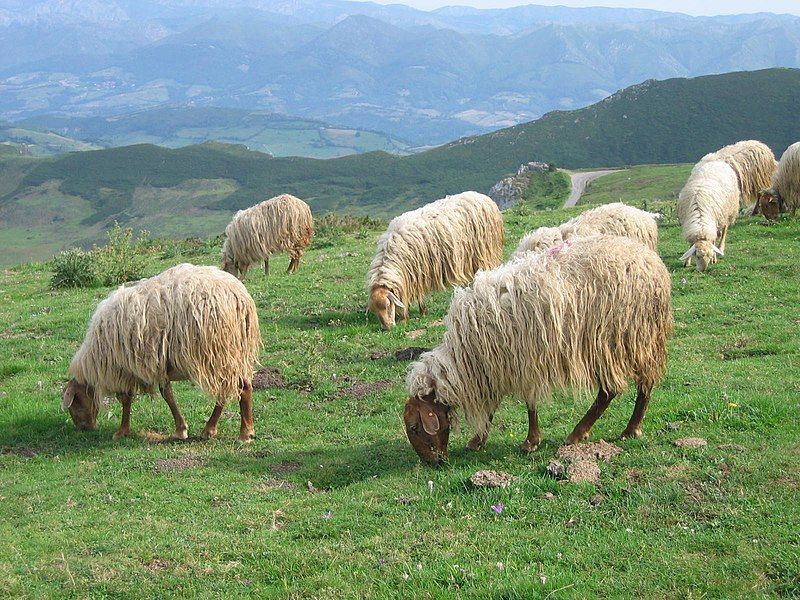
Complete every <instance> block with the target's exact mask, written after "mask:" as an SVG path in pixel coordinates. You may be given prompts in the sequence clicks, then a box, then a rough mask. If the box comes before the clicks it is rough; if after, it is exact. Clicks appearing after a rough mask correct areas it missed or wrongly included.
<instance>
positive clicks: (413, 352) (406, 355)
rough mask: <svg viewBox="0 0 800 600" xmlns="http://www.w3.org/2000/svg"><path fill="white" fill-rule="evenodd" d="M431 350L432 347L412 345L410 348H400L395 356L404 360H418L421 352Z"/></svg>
mask: <svg viewBox="0 0 800 600" xmlns="http://www.w3.org/2000/svg"><path fill="white" fill-rule="evenodd" d="M428 351H430V348H423V347H421V346H411V347H409V348H403V349H402V350H398V351H397V352H395V353H394V357H395V359H396V360H399V361H404V360H417V358H419V356H420V354H422V353H423V352H428Z"/></svg>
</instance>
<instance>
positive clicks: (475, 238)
mask: <svg viewBox="0 0 800 600" xmlns="http://www.w3.org/2000/svg"><path fill="white" fill-rule="evenodd" d="M504 236H505V233H504V230H503V217H502V216H501V214H500V209H498V207H497V205H496V204H495V203H494V201H493V200H492V199H491V198H489V197H488V196H484V195H483V194H479V193H477V192H463V193H461V194H457V195H455V196H448V197H446V198H443V199H441V200H437V201H435V202H432V203H430V204H427V205H426V206H423V207H422V208H418V209H416V210H412V211H409V212H406V213H403V214H402V215H400V216H399V217H395V218H394V219H392V221H391V223H389V227H388V228H387V230H386V232H385V233H384V234H383V235H382V236H381V237H380V239H379V240H378V249H377V252H376V254H375V258H374V259H373V260H372V264H371V265H370V267H369V272H368V274H367V290H368V291H369V294H370V295H369V301H368V304H367V310H368V311H371V312H373V313H374V314H375V315H376V316H377V317H378V319H379V320H380V322H381V325H382V326H383V327H384V328H386V329H390V328H392V327H394V325H395V309H396V308H397V309H400V310H402V311H403V320H404V321H406V322H407V321H408V307H409V306H411V305H412V304H413V303H414V302H419V309H420V312H421V313H422V314H423V315H425V314H427V310H426V308H425V304H424V298H425V295H426V294H428V293H429V292H432V291H437V290H444V289H447V288H448V287H450V286H452V285H460V284H464V283H467V282H469V281H470V280H471V279H472V277H473V276H474V275H475V272H476V271H478V269H488V268H492V267H496V266H497V265H499V264H500V261H501V258H502V253H503V241H504Z"/></svg>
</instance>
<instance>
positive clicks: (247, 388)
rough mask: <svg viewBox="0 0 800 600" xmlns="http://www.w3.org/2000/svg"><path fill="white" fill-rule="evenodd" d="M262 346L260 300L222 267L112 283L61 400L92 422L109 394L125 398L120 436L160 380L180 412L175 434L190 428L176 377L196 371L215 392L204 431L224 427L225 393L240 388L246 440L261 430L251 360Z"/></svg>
mask: <svg viewBox="0 0 800 600" xmlns="http://www.w3.org/2000/svg"><path fill="white" fill-rule="evenodd" d="M260 346H261V333H260V331H259V328H258V315H257V313H256V305H255V303H254V302H253V299H252V298H251V297H250V294H248V293H247V290H246V289H245V287H244V285H243V284H242V282H240V281H239V280H238V279H236V278H235V277H233V276H232V275H230V274H228V273H225V272H223V271H220V270H219V269H217V268H216V267H196V266H194V265H190V264H181V265H178V266H176V267H172V268H171V269H168V270H166V271H164V272H163V273H161V274H160V275H156V276H155V277H151V278H150V279H143V280H141V281H139V282H138V283H136V284H134V285H131V286H123V287H120V288H119V289H117V290H115V291H113V292H111V294H110V295H109V296H108V298H106V299H105V300H103V301H102V302H101V303H100V304H99V305H98V307H97V310H95V312H94V315H93V316H92V320H91V322H90V323H89V329H88V331H87V332H86V337H85V338H84V340H83V344H81V347H80V348H79V349H78V351H77V352H76V353H75V356H74V357H73V359H72V362H71V364H70V366H69V375H70V377H71V379H70V381H69V383H68V384H67V386H66V389H65V390H64V394H63V396H62V405H61V406H62V408H63V409H69V412H70V415H71V416H72V420H73V422H74V423H75V426H76V427H77V428H78V429H94V428H95V427H96V425H97V413H98V410H99V408H100V404H101V402H102V400H103V398H106V397H108V396H111V395H116V396H117V398H118V399H119V401H120V402H121V403H122V424H121V425H120V428H119V430H118V431H117V432H116V433H115V434H114V439H117V438H119V437H122V436H125V435H128V434H129V433H130V412H131V402H132V400H133V397H134V396H135V395H136V394H139V393H142V392H147V393H151V394H152V393H153V392H154V390H155V388H156V386H158V388H159V390H160V391H161V395H162V396H163V397H164V400H166V401H167V404H168V405H169V407H170V410H171V411H172V416H173V417H174V419H175V433H174V434H173V437H174V438H176V439H186V438H187V437H188V428H187V426H186V421H185V420H184V419H183V416H182V415H181V413H180V411H179V410H178V406H177V405H176V404H175V400H174V398H173V395H172V387H171V384H170V382H171V381H182V380H187V379H188V380H191V381H193V382H194V383H195V384H197V385H198V386H199V387H200V388H201V389H202V390H203V391H204V392H206V393H207V394H208V395H210V396H212V397H213V398H214V399H215V400H216V406H215V408H214V411H213V413H212V415H211V418H210V419H209V420H208V422H207V423H206V426H205V429H204V430H203V433H202V437H204V438H210V437H213V436H214V435H215V434H216V431H217V421H218V420H219V417H220V415H221V414H222V408H223V406H224V404H225V401H226V400H227V399H228V398H230V397H232V396H239V407H240V410H241V429H240V431H239V439H241V440H242V441H247V440H249V439H250V438H252V437H253V405H252V398H251V393H252V386H251V378H252V376H253V365H254V363H255V362H256V358H257V357H258V351H259V348H260Z"/></svg>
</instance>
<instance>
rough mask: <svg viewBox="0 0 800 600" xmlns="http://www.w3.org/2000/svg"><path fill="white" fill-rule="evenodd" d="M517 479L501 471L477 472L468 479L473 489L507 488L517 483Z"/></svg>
mask: <svg viewBox="0 0 800 600" xmlns="http://www.w3.org/2000/svg"><path fill="white" fill-rule="evenodd" d="M518 479H519V477H514V476H513V475H511V474H510V473H504V472H503V471H478V472H476V473H474V474H473V475H472V477H470V478H469V480H470V481H471V482H472V485H474V486H475V487H493V488H495V487H499V488H504V489H505V488H507V487H508V486H510V485H511V484H512V483H514V482H515V481H517V480H518Z"/></svg>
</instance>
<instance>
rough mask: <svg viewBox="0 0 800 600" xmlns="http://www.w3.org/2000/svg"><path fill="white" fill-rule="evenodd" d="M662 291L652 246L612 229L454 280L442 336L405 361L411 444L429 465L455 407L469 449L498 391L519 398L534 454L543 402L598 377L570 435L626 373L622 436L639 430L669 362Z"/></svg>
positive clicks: (484, 433) (667, 286)
mask: <svg viewBox="0 0 800 600" xmlns="http://www.w3.org/2000/svg"><path fill="white" fill-rule="evenodd" d="M671 290H672V282H671V278H670V275H669V273H668V271H667V269H666V267H665V266H664V263H663V262H662V261H661V259H660V258H659V257H658V254H656V253H655V252H654V251H652V250H650V249H649V248H645V247H643V246H642V245H641V244H639V243H638V242H635V241H633V240H630V239H628V238H623V237H617V236H591V237H585V238H575V239H572V240H569V241H566V242H563V243H561V244H560V245H558V246H555V247H554V248H551V249H550V250H548V251H545V252H528V253H525V254H523V255H521V256H519V257H516V258H512V259H511V260H510V261H509V262H507V263H506V264H504V265H503V266H501V267H498V268H497V269H494V270H492V271H484V272H481V273H478V275H477V276H476V277H475V281H474V283H473V284H472V286H471V287H469V288H465V289H457V290H456V293H455V295H454V297H453V300H452V303H451V304H450V311H449V313H448V315H447V318H446V319H445V324H446V326H447V331H446V332H445V335H444V339H443V341H442V343H441V345H439V346H438V347H436V348H434V349H433V350H431V351H430V352H426V353H424V354H422V355H421V356H420V358H419V360H418V361H417V362H415V363H413V364H412V365H411V367H410V369H409V374H408V378H407V380H406V385H407V388H408V394H409V399H408V402H407V403H406V406H405V410H404V414H403V420H404V424H405V428H406V433H407V435H408V439H409V441H410V442H411V445H412V446H413V448H414V449H415V450H416V452H417V454H418V455H419V456H420V458H421V459H422V460H423V461H424V462H427V463H429V464H434V465H435V464H438V463H440V462H441V461H442V460H445V459H447V444H448V437H449V431H450V424H451V422H453V421H454V420H455V410H453V409H457V408H458V409H461V410H463V413H464V417H465V419H466V421H467V422H468V423H469V425H470V426H471V427H472V428H473V430H474V432H475V435H474V436H473V437H472V439H471V440H470V441H469V444H468V446H467V447H468V448H469V449H472V450H477V449H480V448H482V447H483V445H484V444H485V443H486V440H487V438H488V432H489V426H490V424H491V422H492V417H493V415H494V413H495V411H496V410H497V408H498V407H499V405H500V401H501V400H502V398H503V397H505V396H508V395H514V396H516V397H518V398H520V399H523V400H525V401H526V403H527V406H528V436H527V438H526V440H525V441H524V442H523V444H522V449H523V450H524V451H526V452H532V451H534V450H535V449H536V448H537V447H538V445H539V442H540V440H541V434H540V431H539V425H538V415H537V405H538V403H539V401H540V400H542V399H544V398H546V397H548V396H549V395H550V394H551V393H552V391H553V390H560V389H565V388H567V387H572V388H577V389H589V388H592V387H594V386H599V392H598V394H597V399H596V400H595V401H594V404H593V405H592V407H591V408H590V409H589V411H588V412H587V413H586V416H584V417H583V419H581V421H580V422H579V423H578V424H577V425H576V426H575V428H574V430H573V431H572V433H571V434H570V435H569V436H568V437H567V440H566V441H567V443H568V444H574V443H577V442H580V441H582V440H584V439H586V438H587V437H588V435H589V430H590V429H591V427H592V425H593V424H594V423H595V421H596V420H597V419H598V418H599V417H600V415H602V413H603V411H604V410H605V409H606V408H607V407H608V405H609V403H610V402H611V400H612V399H613V398H614V397H615V396H617V395H618V394H620V393H621V392H622V391H623V389H624V388H625V386H626V383H627V380H629V379H631V378H632V379H634V380H635V381H636V385H637V391H638V393H637V397H636V406H635V409H634V411H633V415H632V416H631V418H630V422H629V423H628V426H627V427H626V428H625V431H624V432H623V434H622V436H623V437H626V438H633V437H639V436H640V435H641V433H642V429H641V425H642V419H643V418H644V416H645V412H646V410H647V405H648V403H649V401H650V395H651V391H652V388H653V386H654V385H655V384H656V383H657V382H658V380H659V379H660V378H661V376H662V374H663V372H664V369H665V365H666V359H667V348H666V341H667V338H668V336H669V335H670V333H671V332H672V327H673V320H672V312H671V308H670V298H671Z"/></svg>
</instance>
